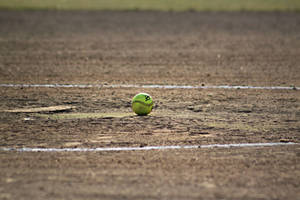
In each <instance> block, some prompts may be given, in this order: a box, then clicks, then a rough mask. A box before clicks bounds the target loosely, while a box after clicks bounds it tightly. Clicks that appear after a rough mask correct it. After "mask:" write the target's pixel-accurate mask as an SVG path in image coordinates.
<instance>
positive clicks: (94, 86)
mask: <svg viewBox="0 0 300 200" xmlns="http://www.w3.org/2000/svg"><path fill="white" fill-rule="evenodd" d="M0 87H22V88H28V87H42V88H145V89H151V88H153V89H155V88H158V89H254V90H299V89H300V87H295V86H291V87H284V86H230V85H215V86H214V85H211V86H196V85H194V86H192V85H132V84H129V85H126V84H111V85H105V84H104V85H101V84H95V85H92V84H0Z"/></svg>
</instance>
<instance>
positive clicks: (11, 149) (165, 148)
mask: <svg viewBox="0 0 300 200" xmlns="http://www.w3.org/2000/svg"><path fill="white" fill-rule="evenodd" d="M286 145H299V143H293V142H288V143H241V144H208V145H188V146H145V147H101V148H28V147H24V148H7V147H3V148H0V151H16V152H99V151H149V150H168V149H206V148H241V147H270V146H286Z"/></svg>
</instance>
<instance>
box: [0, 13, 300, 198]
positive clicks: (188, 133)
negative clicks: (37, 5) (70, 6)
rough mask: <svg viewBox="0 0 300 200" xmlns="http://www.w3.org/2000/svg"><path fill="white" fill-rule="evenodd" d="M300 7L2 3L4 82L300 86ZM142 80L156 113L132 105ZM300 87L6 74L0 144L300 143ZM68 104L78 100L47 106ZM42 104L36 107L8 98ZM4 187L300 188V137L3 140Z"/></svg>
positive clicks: (140, 191) (41, 191)
mask: <svg viewBox="0 0 300 200" xmlns="http://www.w3.org/2000/svg"><path fill="white" fill-rule="evenodd" d="M299 23H300V15H299V14H298V13H280V12H276V13H272V12H270V13H243V12H235V13H222V12H221V13H209V12H207V13H205V12H203V13H197V12H183V13H172V12H169V13H168V12H165V13H164V12H87V11H76V12H75V11H66V12H61V11H43V12H40V11H23V12H21V11H20V12H14V11H0V27H1V29H0V83H21V84H22V83H27V84H30V83H32V84H46V83H51V84H55V83H61V84H72V83H73V84H102V85H105V84H168V85H172V84H177V85H252V86H298V87H299V86H300V57H299V50H300V38H299V35H300V26H299ZM138 92H147V93H149V94H151V96H152V97H153V99H154V102H155V107H154V110H153V112H152V113H151V115H149V116H145V117H139V116H136V115H134V114H133V113H132V111H131V108H130V101H131V98H132V97H133V96H134V95H135V94H136V93H138ZM299 102H300V93H299V90H254V89H253V90H247V89H232V90H225V89H149V88H148V89H140V88H40V87H36V88H31V87H26V88H25V87H24V88H22V87H16V88H14V87H0V147H14V148H21V147H39V148H50V147H54V148H95V147H144V146H155V145H204V144H228V143H258V142H259V143H261V142H262V143H264V142H282V143H286V142H295V143H300V120H299V119H300V110H299V109H300V104H299ZM53 106H67V107H68V108H72V110H69V109H68V110H61V111H59V112H54V111H53V110H51V111H48V112H45V110H43V109H42V111H39V110H40V109H39V108H41V107H51V108H53ZM14 109H19V111H20V110H21V111H22V110H24V109H25V110H27V111H28V109H33V110H34V111H35V112H7V110H9V111H11V110H14ZM0 169H1V170H0V177H1V178H0V199H296V198H297V197H299V196H300V193H299V191H300V190H299V185H300V181H299V180H300V147H299V145H293V146H282V147H255V148H218V149H193V150H192V149H190V150H156V151H147V152H145V151H129V152H85V153H84V152H76V153H74V152H73V153H71V152H65V153H55V152H52V153H46V152H43V153H42V152H35V153H32V152H31V153H30V152H26V153H25V152H13V151H12V152H4V151H0Z"/></svg>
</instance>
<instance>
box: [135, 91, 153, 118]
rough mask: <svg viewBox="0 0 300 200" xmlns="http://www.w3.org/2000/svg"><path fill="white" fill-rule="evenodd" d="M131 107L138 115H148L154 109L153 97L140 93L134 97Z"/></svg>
mask: <svg viewBox="0 0 300 200" xmlns="http://www.w3.org/2000/svg"><path fill="white" fill-rule="evenodd" d="M131 105H132V110H133V112H135V113H136V114H137V115H148V114H149V113H150V112H151V111H152V108H153V101H152V97H151V96H150V95H149V94H147V93H139V94H137V95H135V96H134V97H133V99H132V104H131Z"/></svg>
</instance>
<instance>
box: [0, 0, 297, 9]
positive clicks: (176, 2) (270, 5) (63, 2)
mask: <svg viewBox="0 0 300 200" xmlns="http://www.w3.org/2000/svg"><path fill="white" fill-rule="evenodd" d="M0 9H9V10H160V11H171V10H172V11H186V10H194V11H244V10H245V11H299V10H300V1H299V0H26V1H24V0H1V1H0Z"/></svg>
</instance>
